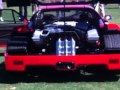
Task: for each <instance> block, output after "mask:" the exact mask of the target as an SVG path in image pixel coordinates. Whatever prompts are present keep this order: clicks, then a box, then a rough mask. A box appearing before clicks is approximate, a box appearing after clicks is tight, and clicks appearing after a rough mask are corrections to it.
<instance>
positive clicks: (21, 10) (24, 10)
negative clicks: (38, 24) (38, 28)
mask: <svg viewBox="0 0 120 90" xmlns="http://www.w3.org/2000/svg"><path fill="white" fill-rule="evenodd" d="M19 13H20V14H21V15H22V16H24V17H25V18H27V6H26V5H24V6H19ZM20 19H22V17H20Z"/></svg>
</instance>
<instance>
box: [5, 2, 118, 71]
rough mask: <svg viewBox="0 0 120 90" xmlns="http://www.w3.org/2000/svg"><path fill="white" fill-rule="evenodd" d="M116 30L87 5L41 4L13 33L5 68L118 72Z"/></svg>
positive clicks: (7, 50) (6, 54) (6, 55)
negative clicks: (49, 68) (23, 24)
mask: <svg viewBox="0 0 120 90" xmlns="http://www.w3.org/2000/svg"><path fill="white" fill-rule="evenodd" d="M115 25H117V24H115ZM108 27H109V28H108ZM110 27H111V28H110ZM118 27H119V26H118ZM119 29H120V28H117V29H116V28H114V25H111V24H106V21H105V20H103V19H102V18H101V17H100V16H99V14H98V13H97V12H96V11H95V10H94V8H93V7H91V6H90V5H86V4H85V5H84V4H82V5H78V4H66V5H62V4H60V5H58V4H57V5H52V6H51V5H46V6H41V7H40V8H38V11H37V12H36V13H35V14H34V15H33V16H32V18H31V20H30V22H29V23H28V25H27V26H23V27H18V28H15V30H14V31H13V32H12V34H11V37H10V38H9V41H8V43H7V49H6V52H5V68H6V70H7V71H25V70H26V69H27V68H28V67H36V66H39V67H42V66H44V67H47V66H49V67H53V68H54V69H56V70H65V71H66V70H68V71H69V70H77V69H83V70H85V71H94V70H104V71H112V72H114V71H119V70H120V40H119V38H120V32H119ZM93 67H94V68H93Z"/></svg>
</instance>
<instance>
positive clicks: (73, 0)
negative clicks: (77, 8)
mask: <svg viewBox="0 0 120 90" xmlns="http://www.w3.org/2000/svg"><path fill="white" fill-rule="evenodd" d="M97 2H100V3H102V4H119V3H120V0H54V2H53V1H51V0H37V1H36V3H37V4H38V5H58V4H59V5H60V4H61V5H63V4H65V5H69V4H70V5H71V4H96V3H97Z"/></svg>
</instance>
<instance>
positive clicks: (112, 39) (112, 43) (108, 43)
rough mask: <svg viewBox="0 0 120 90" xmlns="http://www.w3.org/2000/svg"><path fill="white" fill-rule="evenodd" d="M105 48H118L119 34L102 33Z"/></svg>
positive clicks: (119, 45) (119, 42)
mask: <svg viewBox="0 0 120 90" xmlns="http://www.w3.org/2000/svg"><path fill="white" fill-rule="evenodd" d="M104 42H105V48H107V49H120V34H110V35H104Z"/></svg>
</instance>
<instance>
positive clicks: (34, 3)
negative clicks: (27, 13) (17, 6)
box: [31, 0, 37, 14]
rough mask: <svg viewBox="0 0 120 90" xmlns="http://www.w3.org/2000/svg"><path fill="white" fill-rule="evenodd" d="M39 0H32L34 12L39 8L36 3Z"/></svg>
mask: <svg viewBox="0 0 120 90" xmlns="http://www.w3.org/2000/svg"><path fill="white" fill-rule="evenodd" d="M36 2H37V0H31V4H32V13H33V14H34V13H35V11H36V8H37V5H36Z"/></svg>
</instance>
